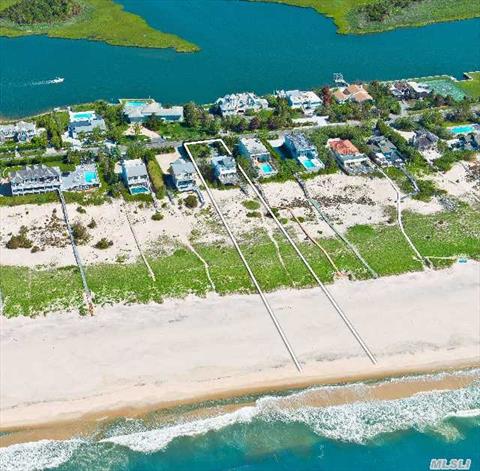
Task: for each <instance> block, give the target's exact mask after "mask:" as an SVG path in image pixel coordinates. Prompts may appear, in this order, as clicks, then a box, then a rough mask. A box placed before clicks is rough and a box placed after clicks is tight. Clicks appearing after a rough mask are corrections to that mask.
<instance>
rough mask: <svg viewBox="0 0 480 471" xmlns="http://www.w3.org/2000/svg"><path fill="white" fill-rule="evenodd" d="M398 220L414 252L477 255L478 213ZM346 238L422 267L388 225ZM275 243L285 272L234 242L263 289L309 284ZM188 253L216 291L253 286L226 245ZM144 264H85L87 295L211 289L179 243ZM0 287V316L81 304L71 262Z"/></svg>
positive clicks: (26, 273)
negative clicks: (150, 274) (207, 269)
mask: <svg viewBox="0 0 480 471" xmlns="http://www.w3.org/2000/svg"><path fill="white" fill-rule="evenodd" d="M404 224H405V229H406V230H407V232H408V233H409V235H410V237H411V238H412V240H413V241H414V243H415V244H416V245H417V247H418V249H419V250H420V253H422V255H425V256H433V257H459V256H466V257H467V258H471V259H476V260H480V217H479V212H478V210H476V209H473V208H471V207H469V206H466V205H460V206H459V208H458V209H457V210H456V211H453V212H441V213H436V214H432V215H427V216H425V215H420V214H417V213H409V212H406V213H405V214H404ZM347 237H348V238H349V239H350V240H351V241H352V242H353V243H354V244H355V245H356V246H357V248H358V249H359V251H360V253H361V254H362V255H363V256H364V257H365V259H366V260H367V261H368V263H369V264H370V265H371V266H372V268H373V269H374V270H375V271H376V272H377V273H379V274H380V275H382V276H387V275H393V274H400V273H405V272H411V271H418V270H421V269H422V266H421V263H420V262H419V261H418V260H416V259H415V257H414V254H413V253H412V251H411V249H410V248H409V247H408V246H407V244H406V242H405V239H404V238H403V237H402V235H401V233H400V231H399V229H398V226H396V225H376V226H367V225H360V226H355V227H353V228H351V229H349V231H348V232H347ZM277 240H278V244H279V248H280V253H281V255H282V258H283V260H284V263H285V265H286V267H287V271H286V270H285V269H284V268H283V266H282V265H281V263H280V261H279V258H278V255H277V252H276V249H275V246H274V245H273V243H272V242H271V240H269V239H268V238H267V237H266V235H265V234H255V236H253V237H252V238H251V239H250V240H245V241H244V242H243V243H242V248H243V251H244V254H245V256H246V258H247V260H248V261H249V263H250V264H251V266H252V269H253V271H254V273H255V274H256V276H257V277H258V280H259V282H260V284H261V286H262V287H263V288H264V289H265V290H266V291H272V290H275V289H280V288H287V287H289V288H301V287H310V286H314V285H315V283H314V280H313V279H312V277H311V275H310V274H309V273H308V271H307V270H306V268H305V267H304V265H303V264H302V263H301V262H300V260H299V259H298V257H297V256H296V255H295V253H294V252H293V249H292V248H291V247H290V246H289V245H288V244H287V243H286V242H285V240H284V239H283V238H281V237H280V235H278V236H277ZM321 244H322V246H323V247H324V248H325V249H326V250H327V251H328V252H329V254H330V255H331V256H332V257H333V259H334V261H335V263H336V264H337V265H338V267H339V269H340V270H343V271H347V272H349V273H350V274H351V275H352V276H354V277H355V278H356V279H367V278H368V277H369V273H368V272H367V271H366V269H365V268H364V267H363V266H362V265H361V264H360V262H359V261H358V260H357V259H356V258H355V256H354V255H353V254H352V253H351V252H350V250H349V249H348V248H346V247H345V246H344V245H343V244H342V243H341V242H340V241H338V240H337V239H333V238H329V239H321ZM299 245H300V248H301V250H302V252H303V253H304V255H305V256H306V258H307V259H308V260H309V261H310V263H311V264H312V266H313V268H314V269H315V271H316V273H317V274H318V275H319V276H320V278H321V279H322V280H323V281H325V282H328V283H330V282H332V281H333V280H334V272H333V269H332V267H331V266H330V264H329V263H328V261H327V260H326V259H325V257H324V255H323V254H322V253H321V252H320V251H319V250H318V248H316V247H315V246H313V245H312V244H310V243H308V242H305V241H301V242H299ZM196 250H197V251H198V252H199V253H200V254H201V255H202V257H203V258H204V259H205V260H206V261H207V262H208V264H209V265H210V273H211V276H212V278H213V281H214V283H215V286H216V288H217V292H218V293H220V294H222V295H225V294H229V293H248V292H253V291H254V289H253V286H252V283H251V281H250V279H249V277H248V275H247V273H246V272H245V269H244V267H243V265H242V263H241V261H240V259H239V257H238V255H237V253H236V251H235V250H234V248H233V247H230V246H223V247H222V246H218V245H197V246H196ZM453 261H454V260H452V261H449V260H442V259H438V260H437V259H435V260H434V263H435V265H436V266H438V267H443V266H448V265H449V264H450V263H453ZM149 262H150V264H151V266H152V269H153V271H154V272H155V275H156V278H157V281H156V282H153V281H152V280H151V279H150V278H149V277H148V276H147V272H146V270H145V266H144V265H143V263H134V264H120V263H118V264H99V265H90V266H88V267H87V279H88V283H89V286H90V288H91V290H92V291H93V292H94V293H95V303H96V304H97V305H101V304H106V303H114V302H129V303H146V302H150V301H154V302H161V301H162V300H163V299H165V298H169V297H183V296H186V295H187V294H190V293H193V294H196V295H198V296H204V295H205V294H206V293H207V292H208V291H210V290H211V288H210V284H209V281H208V279H207V276H206V274H205V270H204V267H203V264H202V263H201V262H200V261H199V260H198V258H197V257H196V256H195V255H194V254H193V253H192V252H191V251H188V250H187V249H185V248H178V249H177V250H176V251H175V252H174V253H173V254H170V255H163V256H162V255H156V256H151V257H150V258H149ZM0 289H1V292H2V295H3V300H4V314H5V315H6V316H8V317H12V316H17V315H27V316H33V315H35V314H40V313H44V312H48V311H54V310H58V309H65V308H69V309H80V307H81V306H82V286H81V282H80V277H79V275H78V271H77V269H76V268H75V267H66V268H61V269H28V268H25V267H7V266H0Z"/></svg>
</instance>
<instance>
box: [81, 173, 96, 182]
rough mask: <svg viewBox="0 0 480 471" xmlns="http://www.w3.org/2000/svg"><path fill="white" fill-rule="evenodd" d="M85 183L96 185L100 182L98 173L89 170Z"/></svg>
mask: <svg viewBox="0 0 480 471" xmlns="http://www.w3.org/2000/svg"><path fill="white" fill-rule="evenodd" d="M84 178H85V183H94V182H96V181H97V180H98V177H97V172H94V171H92V170H87V171H86V172H85V177H84Z"/></svg>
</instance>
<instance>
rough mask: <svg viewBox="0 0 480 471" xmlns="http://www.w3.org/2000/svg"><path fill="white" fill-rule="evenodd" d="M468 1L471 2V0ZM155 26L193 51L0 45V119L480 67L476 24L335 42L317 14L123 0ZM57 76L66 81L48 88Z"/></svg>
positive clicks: (197, 0)
mask: <svg viewBox="0 0 480 471" xmlns="http://www.w3.org/2000/svg"><path fill="white" fill-rule="evenodd" d="M472 1H474V0H472ZM119 3H121V4H122V5H124V7H125V9H126V10H128V11H131V12H133V13H135V14H138V15H141V16H142V17H143V18H145V19H146V21H147V22H148V23H149V24H150V25H152V26H153V27H156V28H159V29H160V30H162V31H165V32H169V33H174V34H177V35H179V36H181V37H183V38H185V39H187V40H189V41H191V42H194V43H195V44H197V45H198V46H199V47H200V48H201V51H200V52H198V53H195V54H182V53H176V52H174V51H173V50H165V49H142V48H127V47H116V46H109V45H106V44H103V43H98V42H92V41H83V40H62V39H52V38H47V37H44V36H30V37H20V38H2V37H0V116H6V117H18V116H28V115H31V114H33V113H37V112H40V111H44V110H47V109H51V108H53V107H55V106H63V105H69V104H74V103H82V102H89V101H94V100H98V99H101V98H103V99H106V100H109V101H112V102H116V101H117V100H118V99H119V98H122V97H123V98H124V97H128V98H134V97H137V98H146V97H149V96H151V97H154V98H156V99H157V100H158V101H160V102H161V103H164V104H182V103H185V102H187V101H190V100H194V101H197V102H199V103H210V102H212V101H214V100H215V99H216V98H218V97H219V96H223V95H225V94H226V93H232V92H238V91H254V92H257V93H261V94H264V93H272V92H273V91H274V90H278V89H282V88H284V89H296V88H307V89H309V88H313V87H318V86H322V85H324V84H327V83H330V84H331V83H332V82H333V74H334V73H335V72H342V73H343V74H344V76H345V78H346V80H348V81H350V82H353V81H356V80H389V79H390V80H391V79H398V78H406V77H422V76H427V75H437V74H449V75H453V76H455V77H457V78H461V77H462V74H463V73H464V72H468V71H472V70H478V69H479V68H480V48H479V47H478V43H479V34H480V33H479V32H480V19H473V20H466V21H457V22H451V23H439V24H433V25H429V26H425V27H422V28H407V29H400V30H397V31H390V32H386V33H380V34H367V35H361V36H358V35H341V34H337V30H336V27H335V25H334V23H333V21H332V20H330V19H329V18H326V17H324V16H322V15H320V14H318V13H316V12H315V11H314V10H313V9H309V8H295V7H291V6H286V5H280V4H274V3H261V2H246V1H235V0H121V1H119ZM56 77H63V78H64V79H65V80H64V82H63V83H55V82H53V81H52V80H53V79H55V78H56Z"/></svg>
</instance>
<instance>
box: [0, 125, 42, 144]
mask: <svg viewBox="0 0 480 471" xmlns="http://www.w3.org/2000/svg"><path fill="white" fill-rule="evenodd" d="M36 135H37V127H36V125H35V123H27V122H26V121H19V122H18V123H15V124H4V125H2V126H0V142H5V141H8V140H12V139H13V140H15V141H17V142H29V141H31V140H32V138H34V137H35V136H36Z"/></svg>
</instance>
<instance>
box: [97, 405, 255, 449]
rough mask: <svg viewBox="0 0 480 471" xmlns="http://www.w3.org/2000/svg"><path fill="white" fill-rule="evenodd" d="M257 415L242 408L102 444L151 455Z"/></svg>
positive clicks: (249, 420)
mask: <svg viewBox="0 0 480 471" xmlns="http://www.w3.org/2000/svg"><path fill="white" fill-rule="evenodd" d="M257 415H258V408H257V407H256V406H252V407H242V408H240V409H238V410H237V411H235V412H230V413H228V414H222V415H218V416H215V417H210V418H208V419H200V420H194V421H191V422H185V423H180V424H175V425H171V426H168V427H162V428H160V429H155V430H148V431H145V432H136V433H131V434H127V435H119V436H117V437H110V438H105V439H103V440H102V442H109V443H114V444H116V445H122V446H126V447H128V448H130V449H131V450H133V451H139V452H142V453H153V452H155V451H160V450H163V449H164V448H166V446H167V445H168V444H169V443H170V442H171V441H172V440H174V439H175V438H178V437H193V436H195V435H203V434H205V433H207V432H211V431H217V430H221V429H223V428H225V427H228V426H230V425H235V424H245V423H249V422H251V421H252V419H254V418H255V417H256V416H257Z"/></svg>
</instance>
